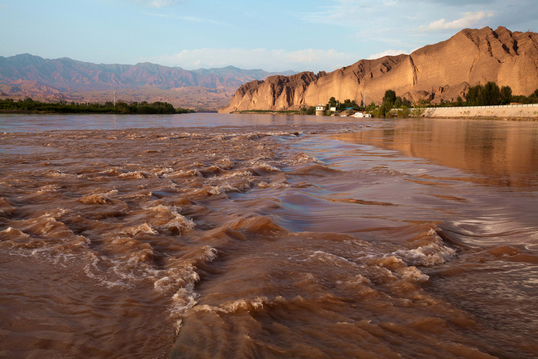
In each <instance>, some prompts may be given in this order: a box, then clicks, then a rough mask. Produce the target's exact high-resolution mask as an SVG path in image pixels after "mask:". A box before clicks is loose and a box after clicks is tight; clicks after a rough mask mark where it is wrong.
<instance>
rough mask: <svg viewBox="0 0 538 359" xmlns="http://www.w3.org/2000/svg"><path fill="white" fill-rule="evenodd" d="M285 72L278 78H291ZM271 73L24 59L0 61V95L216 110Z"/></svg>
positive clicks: (3, 58) (231, 69)
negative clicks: (244, 86) (159, 103)
mask: <svg viewBox="0 0 538 359" xmlns="http://www.w3.org/2000/svg"><path fill="white" fill-rule="evenodd" d="M293 73H294V72H292V71H288V72H283V73H279V74H283V75H286V74H293ZM275 74H277V73H275V72H266V71H263V70H242V69H239V68H236V67H233V66H228V67H225V68H215V69H199V70H194V71H189V70H184V69H182V68H179V67H167V66H160V65H156V64H152V63H147V62H146V63H139V64H136V65H117V64H114V65H107V64H93V63H89V62H82V61H76V60H72V59H70V58H60V59H52V60H51V59H44V58H41V57H39V56H33V55H30V54H22V55H16V56H12V57H1V56H0V96H1V97H3V98H14V99H21V98H27V97H31V98H33V99H34V100H41V101H60V100H64V101H77V102H82V101H84V102H86V101H87V102H104V101H112V100H113V97H114V92H116V97H117V99H118V100H124V101H128V102H132V101H148V102H154V101H166V102H170V103H172V104H174V105H175V106H181V107H190V108H196V109H200V108H205V109H212V110H216V109H217V108H219V107H221V106H223V105H226V104H227V103H228V101H229V98H230V97H231V95H232V94H233V93H234V92H235V90H236V89H237V88H238V87H239V86H241V85H242V84H244V83H246V82H249V81H253V80H262V79H265V78H267V77H268V76H271V75H275Z"/></svg>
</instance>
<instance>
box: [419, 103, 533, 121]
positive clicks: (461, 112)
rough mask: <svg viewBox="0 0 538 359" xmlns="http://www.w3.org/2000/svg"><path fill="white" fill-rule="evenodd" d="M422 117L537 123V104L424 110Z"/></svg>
mask: <svg viewBox="0 0 538 359" xmlns="http://www.w3.org/2000/svg"><path fill="white" fill-rule="evenodd" d="M423 117H434V118H435V117H443V118H454V117H455V118H495V119H511V120H516V119H520V120H533V121H538V104H530V105H506V106H466V107H435V108H426V109H425V112H424V115H423Z"/></svg>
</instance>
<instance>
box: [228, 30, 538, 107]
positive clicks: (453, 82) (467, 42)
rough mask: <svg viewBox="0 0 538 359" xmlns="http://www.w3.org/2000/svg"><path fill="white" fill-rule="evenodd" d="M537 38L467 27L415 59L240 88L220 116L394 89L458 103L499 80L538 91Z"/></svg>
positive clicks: (375, 96) (521, 90)
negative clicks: (473, 88)
mask: <svg viewBox="0 0 538 359" xmlns="http://www.w3.org/2000/svg"><path fill="white" fill-rule="evenodd" d="M537 59H538V34H537V33H533V32H525V33H523V32H511V31H510V30H508V29H506V28H504V27H499V28H497V29H496V30H495V31H494V30H492V29H491V28H489V27H485V28H483V29H480V30H476V29H465V30H462V31H460V32H459V33H457V34H456V35H454V36H453V37H451V38H450V39H448V40H446V41H443V42H440V43H438V44H435V45H428V46H425V47H423V48H421V49H419V50H416V51H415V52H413V53H412V54H411V55H399V56H386V57H383V58H380V59H376V60H360V61H358V62H356V63H355V64H353V65H351V66H348V67H343V68H341V69H339V70H336V71H333V72H331V73H329V74H325V73H324V72H321V73H319V74H317V75H316V74H314V73H312V72H303V73H300V74H297V75H293V76H273V77H269V78H268V79H267V80H266V81H252V82H249V83H247V84H245V85H243V86H241V87H240V88H239V89H238V90H237V91H236V93H235V95H234V96H233V97H232V99H231V100H230V104H229V106H227V107H225V108H222V109H221V110H220V112H223V113H229V112H233V111H241V110H287V109H298V108H301V107H303V106H315V105H317V104H318V103H327V102H328V101H329V99H330V98H331V97H333V96H334V97H335V98H336V99H337V100H340V101H343V100H345V99H351V100H355V101H356V102H357V103H360V101H363V100H364V93H365V92H366V103H370V102H372V101H374V102H376V103H379V102H381V100H382V98H383V95H384V93H385V91H386V90H388V89H392V90H394V91H396V94H397V95H398V96H401V97H406V98H408V99H410V100H412V101H418V100H421V99H430V100H432V101H433V102H437V103H438V102H440V101H441V100H450V101H455V100H456V98H457V97H458V96H462V97H463V95H464V94H465V93H466V92H467V89H468V88H469V86H474V85H476V84H479V83H481V84H485V83H486V82H488V81H494V82H496V83H497V84H498V85H499V86H510V87H511V88H512V91H513V93H514V94H515V95H530V94H531V93H532V92H533V91H535V90H536V89H537V88H538V62H537Z"/></svg>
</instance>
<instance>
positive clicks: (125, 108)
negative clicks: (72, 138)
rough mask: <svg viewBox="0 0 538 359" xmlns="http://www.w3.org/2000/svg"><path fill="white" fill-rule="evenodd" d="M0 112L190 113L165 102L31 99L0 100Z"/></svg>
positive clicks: (188, 110)
mask: <svg viewBox="0 0 538 359" xmlns="http://www.w3.org/2000/svg"><path fill="white" fill-rule="evenodd" d="M0 112H8V113H9V112H14V113H18V112H23V113H66V114H68V113H71V114H73V113H100V114H179V113H192V112H195V111H193V110H190V109H187V108H181V107H179V108H175V107H174V106H172V105H171V104H169V103H167V102H158V101H157V102H153V103H147V102H145V101H144V102H140V103H138V102H133V103H130V104H128V103H125V102H122V101H120V102H116V104H114V103H112V102H106V103H105V104H100V103H75V102H71V103H67V102H65V101H60V102H54V103H47V102H39V101H34V100H32V99H31V98H27V99H24V100H19V101H13V100H12V99H6V100H0Z"/></svg>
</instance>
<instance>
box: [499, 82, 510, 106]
mask: <svg viewBox="0 0 538 359" xmlns="http://www.w3.org/2000/svg"><path fill="white" fill-rule="evenodd" d="M510 102H512V89H511V88H510V86H503V87H501V105H508V104H510Z"/></svg>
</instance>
